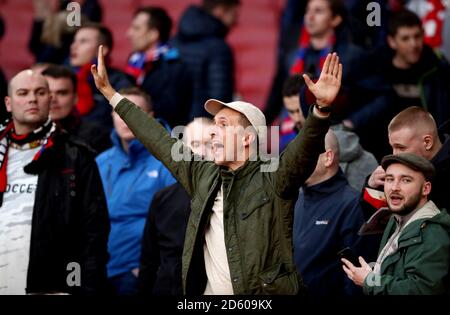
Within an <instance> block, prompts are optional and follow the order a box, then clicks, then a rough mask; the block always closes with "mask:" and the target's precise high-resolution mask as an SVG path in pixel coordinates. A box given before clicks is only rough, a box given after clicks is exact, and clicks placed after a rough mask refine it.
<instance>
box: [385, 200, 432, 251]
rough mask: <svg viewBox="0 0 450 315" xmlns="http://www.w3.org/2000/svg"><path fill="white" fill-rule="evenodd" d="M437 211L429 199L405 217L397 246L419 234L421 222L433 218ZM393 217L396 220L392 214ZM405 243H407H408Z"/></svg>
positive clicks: (396, 217)
mask: <svg viewBox="0 0 450 315" xmlns="http://www.w3.org/2000/svg"><path fill="white" fill-rule="evenodd" d="M439 213H440V211H439V209H438V208H437V207H436V205H435V204H434V203H433V201H431V200H430V201H428V202H427V203H426V204H425V205H424V206H423V207H422V208H420V209H418V210H417V211H415V212H414V213H412V215H411V216H410V217H409V218H405V219H406V220H407V221H406V222H403V224H404V228H403V229H404V230H403V232H402V233H401V235H400V237H399V240H398V244H399V247H402V246H405V244H402V243H403V242H406V241H407V240H409V239H411V238H414V237H417V236H419V235H420V230H421V226H422V223H423V222H424V221H426V220H429V219H431V218H433V217H434V216H436V215H437V214H439ZM394 218H395V220H398V216H396V215H394ZM397 223H398V221H397ZM406 245H408V243H407V244H406Z"/></svg>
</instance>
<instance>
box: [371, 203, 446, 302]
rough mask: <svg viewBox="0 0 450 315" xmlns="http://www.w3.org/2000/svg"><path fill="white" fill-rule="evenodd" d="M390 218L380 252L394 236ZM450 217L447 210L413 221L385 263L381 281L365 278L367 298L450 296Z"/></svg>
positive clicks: (382, 268) (392, 219) (374, 278)
mask: <svg viewBox="0 0 450 315" xmlns="http://www.w3.org/2000/svg"><path fill="white" fill-rule="evenodd" d="M395 227H396V223H395V221H394V217H391V219H390V221H389V223H388V225H387V226H386V229H385V231H384V234H383V239H382V241H381V246H380V250H381V249H382V248H383V247H384V246H385V245H386V243H387V241H388V240H389V237H390V236H391V235H392V233H394V231H395ZM449 267H450V215H448V214H447V212H446V211H445V210H442V211H441V213H439V214H437V215H435V216H434V217H432V218H428V219H419V220H416V221H414V222H411V223H410V224H409V225H408V226H407V227H406V228H405V230H404V231H403V232H402V233H401V235H400V237H399V240H398V251H397V252H396V253H394V254H392V255H390V256H388V257H386V259H385V260H384V261H383V263H382V265H381V270H380V274H381V277H379V278H378V279H377V278H376V276H375V275H374V274H373V273H371V274H369V276H368V277H367V278H366V279H365V282H364V293H365V294H368V295H378V294H383V295H424V294H449V293H450V279H449V271H450V268H449Z"/></svg>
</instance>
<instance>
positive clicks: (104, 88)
mask: <svg viewBox="0 0 450 315" xmlns="http://www.w3.org/2000/svg"><path fill="white" fill-rule="evenodd" d="M97 58H98V60H97V64H98V65H97V66H96V65H95V64H94V65H92V66H91V72H92V75H93V76H94V81H95V86H96V87H97V89H98V90H99V91H100V92H101V93H102V94H103V95H104V96H105V97H106V99H107V100H108V101H109V100H110V99H111V98H112V97H113V96H114V94H115V93H116V91H115V90H114V89H113V87H112V86H111V84H110V83H109V79H108V73H107V72H106V66H105V58H104V56H103V46H102V45H100V46H99V47H98V57H97Z"/></svg>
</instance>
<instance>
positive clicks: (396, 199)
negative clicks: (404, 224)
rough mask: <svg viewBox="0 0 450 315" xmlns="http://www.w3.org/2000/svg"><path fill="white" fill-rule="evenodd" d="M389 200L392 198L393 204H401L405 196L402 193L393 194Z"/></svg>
mask: <svg viewBox="0 0 450 315" xmlns="http://www.w3.org/2000/svg"><path fill="white" fill-rule="evenodd" d="M389 200H390V202H391V204H393V205H399V204H400V203H401V202H402V201H403V197H402V196H400V195H391V196H390V197H389Z"/></svg>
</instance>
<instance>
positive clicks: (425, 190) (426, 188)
mask: <svg viewBox="0 0 450 315" xmlns="http://www.w3.org/2000/svg"><path fill="white" fill-rule="evenodd" d="M430 193H431V182H425V184H423V188H422V195H424V196H428V195H429V194H430Z"/></svg>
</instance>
